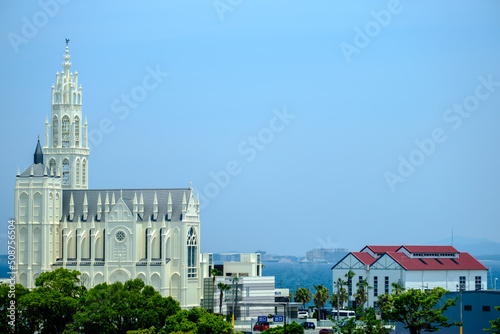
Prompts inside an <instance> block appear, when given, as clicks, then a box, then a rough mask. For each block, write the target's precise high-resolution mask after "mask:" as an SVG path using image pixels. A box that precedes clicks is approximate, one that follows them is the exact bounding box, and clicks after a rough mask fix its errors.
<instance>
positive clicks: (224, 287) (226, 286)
mask: <svg viewBox="0 0 500 334" xmlns="http://www.w3.org/2000/svg"><path fill="white" fill-rule="evenodd" d="M217 287H218V288H219V291H220V295H219V313H222V300H223V299H224V293H225V292H226V291H229V290H231V286H230V285H229V284H226V283H224V282H219V283H218V284H217Z"/></svg>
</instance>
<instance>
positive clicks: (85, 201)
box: [83, 192, 89, 220]
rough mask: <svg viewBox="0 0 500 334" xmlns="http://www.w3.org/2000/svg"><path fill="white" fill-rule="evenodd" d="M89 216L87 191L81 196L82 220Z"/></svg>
mask: <svg viewBox="0 0 500 334" xmlns="http://www.w3.org/2000/svg"><path fill="white" fill-rule="evenodd" d="M88 216H89V202H88V201H87V192H85V195H84V197H83V220H87V218H88Z"/></svg>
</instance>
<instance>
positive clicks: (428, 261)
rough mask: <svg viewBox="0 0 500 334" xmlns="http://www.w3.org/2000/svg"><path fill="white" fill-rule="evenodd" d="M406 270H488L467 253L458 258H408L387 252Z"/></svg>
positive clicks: (402, 254) (401, 254)
mask: <svg viewBox="0 0 500 334" xmlns="http://www.w3.org/2000/svg"><path fill="white" fill-rule="evenodd" d="M387 255H388V256H390V257H391V258H393V259H394V261H396V262H397V263H399V264H400V265H401V267H403V268H404V269H406V270H488V268H487V267H485V266H484V265H483V264H482V263H481V262H479V261H478V260H476V259H475V258H474V257H473V256H472V255H470V254H469V253H460V255H459V257H458V258H443V257H439V258H438V257H432V258H409V257H408V256H406V255H405V254H404V253H401V252H388V253H387Z"/></svg>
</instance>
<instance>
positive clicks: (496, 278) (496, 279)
mask: <svg viewBox="0 0 500 334" xmlns="http://www.w3.org/2000/svg"><path fill="white" fill-rule="evenodd" d="M497 281H498V277H495V290H496V289H497Z"/></svg>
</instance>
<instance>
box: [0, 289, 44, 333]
mask: <svg viewBox="0 0 500 334" xmlns="http://www.w3.org/2000/svg"><path fill="white" fill-rule="evenodd" d="M28 293H29V290H28V289H26V288H25V287H24V286H22V285H21V284H15V285H13V288H12V289H11V286H10V285H9V284H5V283H2V284H0V333H9V332H11V330H12V329H13V327H14V326H15V327H16V328H17V329H19V328H20V326H21V325H22V324H23V323H25V320H28V319H23V314H22V313H21V308H20V305H19V303H18V300H19V299H20V298H22V297H23V296H24V295H26V294H28ZM20 319H22V321H19V320H20ZM9 323H10V324H9ZM12 325H14V326H12ZM26 326H27V327H28V328H26ZM23 327H24V328H25V329H26V332H29V331H30V330H31V332H34V331H36V330H37V329H38V327H36V326H34V327H33V328H30V326H29V322H26V324H24V325H23Z"/></svg>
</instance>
